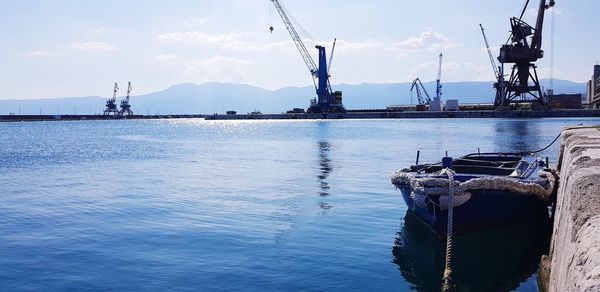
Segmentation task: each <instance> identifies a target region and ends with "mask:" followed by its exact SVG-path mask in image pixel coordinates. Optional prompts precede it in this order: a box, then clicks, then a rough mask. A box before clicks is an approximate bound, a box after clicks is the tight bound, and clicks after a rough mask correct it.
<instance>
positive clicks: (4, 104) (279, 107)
mask: <svg viewBox="0 0 600 292" xmlns="http://www.w3.org/2000/svg"><path fill="white" fill-rule="evenodd" d="M541 82H542V86H543V87H547V86H548V83H549V80H542V81H541ZM423 85H424V86H425V88H426V89H427V90H428V92H429V94H430V95H432V96H433V94H434V93H435V83H434V82H426V83H424V84H423ZM410 86H411V84H410V83H377V84H373V83H363V84H356V85H350V84H339V85H334V86H333V88H334V90H341V91H342V92H343V96H344V101H343V102H344V105H345V106H346V108H348V109H359V108H385V107H386V106H388V105H398V104H410V103H411V94H410ZM442 91H443V99H444V100H445V99H458V100H459V102H460V103H492V102H493V100H494V94H495V92H494V89H493V82H491V81H490V82H451V83H444V84H443V90H442ZM554 92H555V93H585V83H575V82H571V81H566V80H557V79H555V80H554ZM314 96H315V93H314V88H312V87H309V86H307V87H286V88H282V89H279V90H275V91H271V90H266V89H262V88H259V87H255V86H250V85H244V84H230V83H204V84H200V85H197V84H192V83H184V84H178V85H174V86H171V87H169V88H167V89H165V90H162V91H158V92H154V93H149V94H145V95H140V96H133V97H132V98H131V104H132V109H133V111H134V112H135V113H138V114H147V113H150V114H155V113H161V114H179V113H184V114H186V113H194V114H196V113H223V112H225V111H226V110H236V111H238V112H240V113H245V112H250V111H253V110H260V111H262V112H264V113H278V112H283V111H286V110H288V109H291V108H293V107H300V108H307V107H308V105H309V100H310V99H311V98H312V97H314ZM106 99H107V98H106V97H99V96H88V97H71V98H56V99H28V100H0V114H8V113H10V112H14V113H18V112H19V108H20V112H21V114H39V113H40V111H41V113H42V114H57V113H60V114H73V113H77V114H90V113H91V114H94V113H101V112H102V111H103V110H104V104H105V102H106ZM412 102H413V103H416V102H417V98H416V96H414V97H413V100H412Z"/></svg>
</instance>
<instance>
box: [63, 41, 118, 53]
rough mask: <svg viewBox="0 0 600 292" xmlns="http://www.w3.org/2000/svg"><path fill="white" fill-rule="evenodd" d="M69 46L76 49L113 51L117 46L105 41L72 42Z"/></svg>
mask: <svg viewBox="0 0 600 292" xmlns="http://www.w3.org/2000/svg"><path fill="white" fill-rule="evenodd" d="M71 47H72V48H74V49H77V50H90V51H114V50H116V49H117V48H116V47H115V46H113V45H111V44H109V43H105V42H74V43H72V44H71Z"/></svg>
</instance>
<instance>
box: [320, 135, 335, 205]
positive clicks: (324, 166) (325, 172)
mask: <svg viewBox="0 0 600 292" xmlns="http://www.w3.org/2000/svg"><path fill="white" fill-rule="evenodd" d="M318 148H319V173H318V174H317V179H318V180H319V196H321V197H327V196H329V189H330V186H329V182H328V181H327V178H328V177H329V174H330V173H331V171H332V169H333V168H332V166H331V159H329V152H330V151H331V144H330V143H329V142H326V141H319V142H318ZM319 206H320V207H321V208H322V209H329V208H331V205H329V204H328V203H326V202H323V201H321V202H320V203H319Z"/></svg>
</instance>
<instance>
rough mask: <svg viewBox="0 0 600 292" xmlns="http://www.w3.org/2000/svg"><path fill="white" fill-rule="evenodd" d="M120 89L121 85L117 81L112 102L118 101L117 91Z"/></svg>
mask: <svg viewBox="0 0 600 292" xmlns="http://www.w3.org/2000/svg"><path fill="white" fill-rule="evenodd" d="M118 91H119V85H118V84H117V82H115V87H114V89H113V97H112V99H111V100H112V102H116V101H117V92H118Z"/></svg>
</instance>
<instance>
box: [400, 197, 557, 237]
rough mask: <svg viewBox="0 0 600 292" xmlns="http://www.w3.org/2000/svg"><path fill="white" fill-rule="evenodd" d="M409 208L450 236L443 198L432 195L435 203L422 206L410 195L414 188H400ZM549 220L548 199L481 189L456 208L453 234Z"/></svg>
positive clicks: (439, 234)
mask: <svg viewBox="0 0 600 292" xmlns="http://www.w3.org/2000/svg"><path fill="white" fill-rule="evenodd" d="M400 191H401V192H402V197H403V198H404V201H405V202H406V205H407V206H408V208H409V210H410V211H412V212H413V213H414V214H415V215H416V216H417V217H418V218H419V219H420V220H421V221H423V222H424V223H425V224H426V225H428V226H429V227H430V228H431V229H432V230H433V231H434V232H435V233H436V235H437V236H438V237H443V236H445V235H446V232H447V226H448V212H447V210H441V209H440V208H439V197H438V196H429V199H430V200H431V201H432V203H433V204H427V208H422V207H420V206H418V205H417V204H415V202H414V201H413V200H412V198H411V197H410V188H409V187H404V188H400ZM540 219H542V220H549V216H548V209H547V205H546V202H545V201H543V200H541V199H539V198H537V197H535V196H531V195H523V194H518V193H512V192H506V191H497V190H478V191H474V192H472V196H471V198H470V199H469V200H468V201H467V202H466V203H464V204H463V205H460V206H457V207H454V210H453V220H452V222H453V225H452V226H453V227H452V229H453V233H455V234H462V233H469V232H475V231H479V230H483V229H488V228H493V227H497V226H502V225H509V224H515V223H519V222H523V221H529V220H540Z"/></svg>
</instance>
